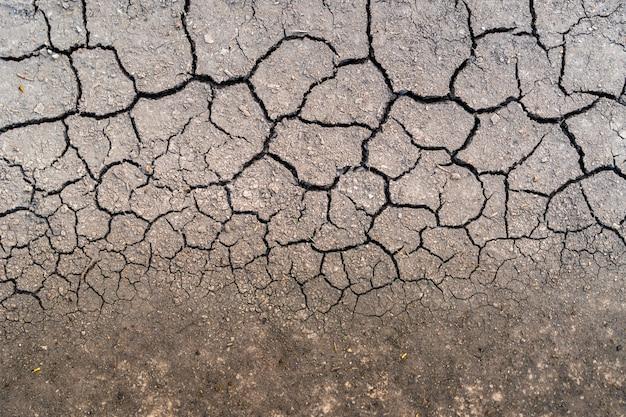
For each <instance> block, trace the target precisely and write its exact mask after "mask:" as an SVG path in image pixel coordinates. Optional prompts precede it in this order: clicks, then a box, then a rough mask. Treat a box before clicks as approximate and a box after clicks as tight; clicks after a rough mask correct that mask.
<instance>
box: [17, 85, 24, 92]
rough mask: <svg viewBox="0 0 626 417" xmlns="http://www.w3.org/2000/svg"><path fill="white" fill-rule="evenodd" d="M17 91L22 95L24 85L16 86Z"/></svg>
mask: <svg viewBox="0 0 626 417" xmlns="http://www.w3.org/2000/svg"><path fill="white" fill-rule="evenodd" d="M17 89H18V90H20V93H22V94H24V84H20V85H18V86H17Z"/></svg>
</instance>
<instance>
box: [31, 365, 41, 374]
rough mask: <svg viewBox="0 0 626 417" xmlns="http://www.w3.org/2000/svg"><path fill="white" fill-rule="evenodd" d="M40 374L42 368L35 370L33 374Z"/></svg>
mask: <svg viewBox="0 0 626 417" xmlns="http://www.w3.org/2000/svg"><path fill="white" fill-rule="evenodd" d="M40 372H41V368H39V367H37V368H35V369H33V373H34V374H38V373H40Z"/></svg>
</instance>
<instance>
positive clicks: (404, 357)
mask: <svg viewBox="0 0 626 417" xmlns="http://www.w3.org/2000/svg"><path fill="white" fill-rule="evenodd" d="M407 356H409V354H408V353H406V352H404V353H403V354H402V355H400V359H402V360H405V359H406V358H407Z"/></svg>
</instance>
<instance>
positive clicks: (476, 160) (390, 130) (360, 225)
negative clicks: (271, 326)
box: [0, 0, 626, 322]
mask: <svg viewBox="0 0 626 417" xmlns="http://www.w3.org/2000/svg"><path fill="white" fill-rule="evenodd" d="M536 3H537V4H536ZM538 3H539V2H534V1H533V0H530V2H529V3H522V2H519V1H504V2H500V3H495V2H482V1H479V0H475V1H474V0H467V1H456V2H455V1H441V2H421V1H418V2H415V3H398V2H378V1H368V2H364V1H352V2H341V1H331V0H327V1H317V2H309V1H290V2H283V1H268V2H265V1H253V2H239V1H232V2H230V1H204V2H203V1H198V0H187V1H186V2H182V1H155V2H135V1H130V2H125V1H122V2H95V1H94V2H92V1H85V0H83V1H82V2H72V1H68V2H56V1H46V0H39V1H38V0H35V1H34V3H33V4H25V3H23V2H12V1H9V2H8V3H7V2H4V4H3V5H2V6H0V13H1V14H0V34H1V35H2V36H0V39H2V41H0V57H1V58H0V74H2V75H1V76H0V86H1V87H2V88H1V89H0V315H1V316H2V317H3V320H5V322H15V321H16V322H31V321H37V320H41V319H42V318H43V317H47V316H54V315H67V314H74V313H78V312H88V311H96V312H102V311H105V310H107V311H114V312H117V311H119V312H124V311H128V310H129V309H132V308H133V306H134V305H135V303H141V302H143V301H145V300H147V299H149V298H150V295H151V293H152V292H153V291H154V290H155V289H156V288H161V289H163V288H166V289H168V290H169V291H171V292H172V296H173V297H176V298H180V299H186V298H200V299H201V298H202V297H204V296H206V295H207V294H208V293H214V292H219V291H221V290H223V289H224V288H225V287H231V288H236V290H237V292H238V293H240V294H242V296H244V297H249V300H250V302H251V304H253V305H254V306H255V307H254V308H259V309H263V308H271V309H275V310H278V311H282V312H283V313H284V314H288V315H295V316H299V317H307V316H309V315H315V314H325V313H328V312H329V311H332V310H333V309H336V308H339V307H340V306H341V307H342V308H345V309H346V310H347V311H350V312H352V314H364V315H374V316H384V315H386V314H409V315H410V314H411V309H413V308H427V309H437V308H445V307H446V306H449V305H452V304H454V303H464V304H469V305H472V306H484V305H488V306H492V307H496V308H498V306H499V305H503V304H507V303H520V302H523V300H524V299H525V298H526V297H527V296H528V294H529V292H531V291H541V288H543V287H544V286H549V285H558V281H559V279H560V278H561V277H563V276H570V277H576V279H579V280H580V283H581V285H585V284H586V283H588V282H592V281H593V279H594V277H596V276H598V274H601V273H602V274H610V275H612V276H614V277H616V279H620V277H621V279H623V277H624V273H625V271H626V99H625V91H624V89H625V87H626V84H625V74H624V68H626V45H624V39H625V37H624V35H625V34H624V27H626V25H625V24H624V23H625V22H624V20H625V16H626V10H625V9H624V7H625V6H624V3H623V2H620V1H608V2H590V1H586V0H583V1H581V2H567V1H564V2H559V1H553V2H550V4H547V3H543V2H542V4H538ZM16 22H17V24H16Z"/></svg>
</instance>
